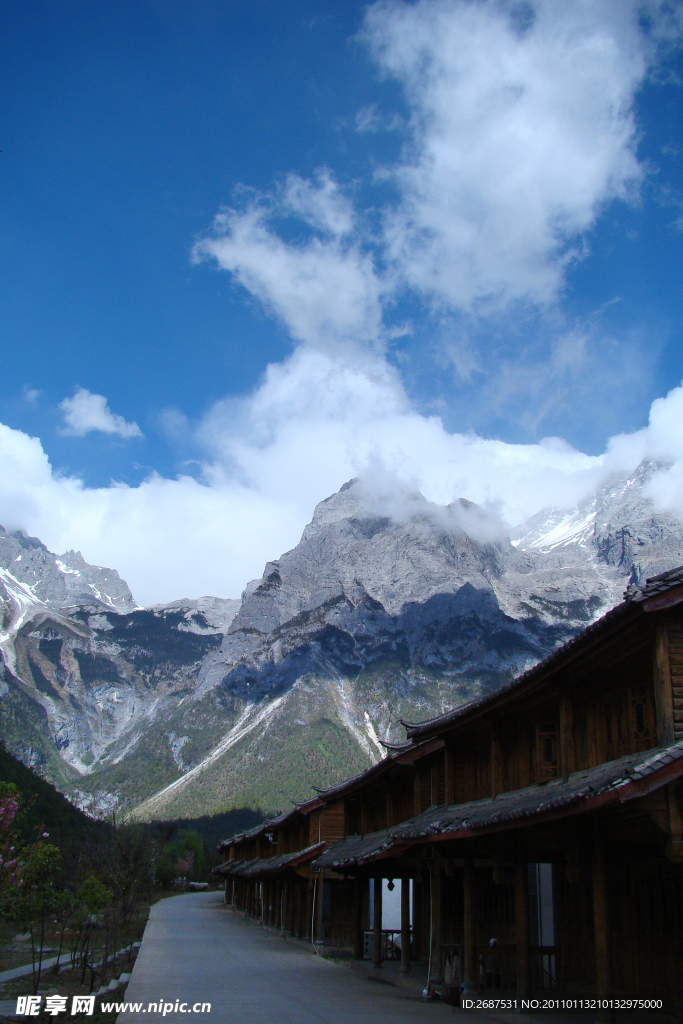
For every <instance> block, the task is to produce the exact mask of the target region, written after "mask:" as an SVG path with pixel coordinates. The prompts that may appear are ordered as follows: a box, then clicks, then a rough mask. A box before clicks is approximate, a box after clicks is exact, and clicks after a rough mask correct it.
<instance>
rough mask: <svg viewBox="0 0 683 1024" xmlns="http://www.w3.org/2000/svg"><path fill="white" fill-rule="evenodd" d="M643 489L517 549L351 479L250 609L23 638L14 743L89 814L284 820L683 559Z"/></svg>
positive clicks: (519, 533)
mask: <svg viewBox="0 0 683 1024" xmlns="http://www.w3.org/2000/svg"><path fill="white" fill-rule="evenodd" d="M651 472H652V467H651V466H648V465H643V466H641V467H639V468H638V470H637V471H636V472H635V473H634V474H631V476H629V477H623V478H620V479H616V478H615V479H614V480H611V481H609V483H608V485H607V486H606V487H604V488H603V489H602V490H601V491H600V492H599V493H598V494H596V495H593V496H592V497H591V498H590V499H589V500H588V501H586V502H584V503H583V504H582V505H581V506H580V507H577V508H574V509H549V510H544V511H543V512H541V513H539V514H538V515H537V516H534V517H533V518H532V519H531V520H529V521H528V522H527V523H524V524H522V525H521V526H520V527H518V528H517V529H516V530H515V531H513V533H512V537H511V538H509V537H508V536H507V535H506V532H505V530H504V528H503V526H502V524H501V523H500V522H499V521H498V520H497V519H496V518H495V517H494V516H492V515H490V514H488V513H487V512H485V511H484V510H482V509H480V508H478V507H477V506H474V505H472V504H471V503H469V502H465V501H459V502H455V503H453V504H452V505H449V506H447V507H439V506H435V505H432V504H430V503H429V502H427V501H426V500H425V499H424V498H423V497H422V496H421V495H420V494H417V493H413V492H410V491H405V490H403V491H398V490H396V489H395V488H394V489H392V490H391V491H388V492H387V491H384V492H382V491H381V490H379V489H378V488H376V487H373V486H372V485H371V484H369V483H368V482H364V481H359V480H356V481H350V482H349V483H348V484H346V485H345V486H344V487H343V488H342V489H341V490H340V491H339V492H338V493H337V494H335V495H332V496H331V497H330V498H328V499H326V500H325V501H323V502H321V503H320V504H319V505H318V506H317V507H316V509H315V512H314V514H313V518H312V520H311V523H310V524H309V525H308V526H307V527H306V529H305V530H304V533H303V535H302V538H301V541H300V542H299V544H298V545H297V546H296V547H295V548H293V549H292V551H289V552H286V553H285V554H284V555H282V556H281V557H280V558H279V559H277V560H275V561H272V562H269V563H267V565H266V567H265V570H264V573H263V575H262V577H261V579H260V580H256V581H253V582H252V583H250V584H249V585H248V586H247V588H246V589H245V592H244V594H243V597H242V601H241V604H240V603H239V602H228V601H219V600H218V599H201V600H200V601H199V602H190V601H179V602H174V603H173V604H172V605H167V606H160V607H157V608H154V609H147V610H140V609H137V610H128V609H126V608H122V609H121V610H116V609H115V608H113V607H107V608H104V607H103V605H102V602H101V600H100V599H96V601H95V603H94V604H89V603H84V604H81V605H77V606H75V607H73V606H71V607H67V606H62V608H61V611H60V612H59V614H60V615H61V616H62V618H61V620H60V621H58V615H57V613H56V611H55V610H54V608H52V609H50V614H49V615H48V614H46V615H45V617H44V618H43V619H40V616H38V617H36V618H34V619H33V620H32V622H31V623H29V624H24V625H20V627H19V628H18V630H17V631H16V633H15V636H14V639H13V645H14V652H15V662H14V667H13V668H12V666H10V665H7V667H6V669H5V680H4V682H5V686H6V687H7V697H8V698H10V701H9V703H7V704H5V699H4V698H3V702H1V703H0V711H2V708H3V707H4V706H7V707H14V708H15V709H16V710H15V712H14V713H15V719H16V721H17V722H19V721H20V720H21V722H24V721H26V720H27V719H30V717H31V716H30V714H29V710H28V709H30V706H31V705H32V706H33V707H37V706H38V707H39V712H37V713H36V715H35V716H34V717H33V719H31V721H30V723H29V724H30V728H31V729H32V732H31V736H32V737H33V739H31V740H30V742H28V743H27V742H26V740H25V739H24V740H22V739H20V737H19V735H18V732H17V730H18V729H19V725H17V726H13V727H12V728H13V729H14V732H13V733H12V738H11V743H10V745H11V747H12V749H13V750H16V751H17V752H19V754H20V756H21V757H22V759H23V760H26V761H30V760H31V758H32V757H33V758H34V763H37V764H38V765H39V767H40V770H41V771H43V772H44V773H45V774H47V775H51V776H52V777H53V778H55V781H58V784H59V785H60V787H62V788H64V790H65V791H67V792H69V793H71V794H73V795H74V796H75V797H76V798H77V799H78V800H79V802H80V803H81V804H82V805H83V806H86V807H90V808H100V809H104V808H107V807H110V806H113V805H117V806H119V807H121V808H125V809H129V810H134V813H135V814H136V815H137V816H139V817H141V818H150V817H155V818H166V819H168V818H176V817H192V816H195V815H198V814H211V813H215V812H217V811H226V810H229V809H230V808H231V807H238V806H252V807H260V808H262V809H263V810H270V811H272V810H278V809H282V808H284V807H286V806H288V804H289V801H290V800H292V799H302V798H304V797H306V796H308V795H309V794H310V787H311V785H331V784H333V783H335V782H336V781H339V780H341V779H342V778H344V777H345V776H347V775H348V774H350V773H353V772H355V771H359V770H361V769H362V768H364V767H366V766H367V765H369V764H370V763H372V762H373V761H375V760H377V758H379V757H380V756H381V754H382V752H383V748H382V746H381V743H380V740H389V741H391V740H397V739H401V738H402V735H403V733H402V730H401V728H400V727H399V726H398V724H397V723H398V721H399V719H400V718H405V719H408V720H419V719H421V718H426V717H429V716H431V715H434V714H437V713H440V712H441V711H442V710H444V709H445V708H447V707H451V706H454V705H455V704H457V703H459V702H463V701H467V700H470V699H472V698H473V697H475V696H477V695H479V694H481V693H482V692H484V691H486V690H491V689H494V688H496V687H497V686H499V685H501V683H503V682H504V681H506V680H508V679H510V678H511V677H512V676H513V675H515V674H516V673H518V672H520V671H522V670H523V669H524V668H525V667H527V666H528V665H530V664H533V663H534V662H536V661H538V660H539V659H540V658H542V657H543V656H545V655H546V654H547V653H549V652H550V651H551V650H552V649H553V648H554V647H555V646H557V644H559V643H561V642H562V641H564V640H565V639H567V638H568V637H569V636H571V635H572V634H573V633H574V632H576V631H577V630H578V629H580V628H582V627H583V626H584V625H586V624H587V623H588V622H590V621H592V620H593V619H594V618H596V617H597V616H598V615H600V614H602V613H603V612H604V611H606V610H607V609H608V608H609V607H611V606H613V605H614V604H615V603H616V602H617V601H618V600H620V599H621V595H622V593H623V590H624V588H625V586H626V585H627V583H628V582H629V580H630V579H644V578H645V577H646V576H649V575H654V574H656V573H657V572H660V571H663V570H664V569H667V568H671V567H672V566H674V565H678V564H681V563H683V527H682V526H681V524H680V523H679V522H677V521H676V520H675V519H673V518H672V517H671V516H667V515H662V514H659V513H656V512H655V511H654V509H653V507H652V505H651V503H650V502H649V501H648V499H647V498H646V496H645V491H644V488H645V487H646V484H647V480H648V476H649V474H650V473H651ZM17 543H18V542H17ZM57 571H59V569H58V570H57ZM101 572H105V570H101ZM95 585H97V584H95ZM37 589H38V588H37V587H36V588H35V589H34V590H33V591H32V593H36V592H37ZM98 589H99V587H98ZM88 600H90V599H88ZM40 614H41V615H42V614H44V613H43V612H41V613H40ZM22 716H23V718H22ZM41 716H42V717H41ZM3 728H7V726H4V727H3ZM36 737H37V739H36ZM37 747H39V749H38V751H37V753H36V748H37ZM41 759H42V760H41ZM60 772H61V775H60Z"/></svg>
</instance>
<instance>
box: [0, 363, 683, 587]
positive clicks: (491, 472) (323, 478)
mask: <svg viewBox="0 0 683 1024" xmlns="http://www.w3.org/2000/svg"><path fill="white" fill-rule="evenodd" d="M682 415H683V387H682V388H676V389H674V391H672V392H671V393H670V394H669V395H667V397H666V398H663V399H658V400H657V401H656V402H655V403H654V404H653V407H652V412H651V417H650V424H649V426H648V427H646V428H644V429H643V430H641V431H638V432H636V433H635V434H631V435H620V436H619V437H616V438H614V439H613V440H612V441H611V442H610V445H609V446H608V448H607V450H606V452H605V453H604V454H603V455H601V456H590V455H586V454H584V453H582V452H579V451H576V450H574V449H572V448H571V447H570V446H569V445H567V444H566V443H565V442H562V441H561V440H558V439H550V440H548V441H546V442H544V443H541V444H534V445H523V444H506V443H505V442H502V441H497V440H487V439H483V438H480V437H477V436H476V435H464V434H450V433H449V432H448V431H446V430H445V429H444V426H443V424H442V422H441V420H440V419H439V418H438V417H436V416H432V417H426V416H422V415H420V414H419V413H417V412H415V410H414V409H412V408H411V406H410V403H409V402H408V400H407V398H406V396H405V394H404V392H403V389H402V387H401V383H400V380H399V378H398V376H397V375H396V374H395V372H394V371H393V370H391V369H390V368H389V367H388V366H387V364H386V363H385V362H384V361H383V360H381V359H368V358H366V359H365V360H361V359H359V358H345V359H342V358H339V357H335V358H332V357H331V356H329V355H327V354H325V353H322V352H320V351H316V350H312V349H310V348H304V347H302V348H300V349H298V350H297V351H296V352H295V353H294V355H293V356H292V357H291V358H290V359H289V360H287V361H285V362H284V363H283V364H279V365H273V366H270V367H269V368H268V372H267V374H266V376H265V378H264V380H263V383H262V384H261V386H260V387H259V388H258V389H257V390H256V391H255V392H254V394H253V395H252V396H251V397H249V398H246V399H240V400H237V401H231V402H230V401H226V402H222V403H218V404H217V405H216V406H215V407H214V408H213V409H212V410H211V411H210V412H209V414H208V415H207V416H206V418H205V419H204V420H203V421H202V423H200V424H199V425H198V426H197V428H196V438H197V439H198V440H199V441H200V442H201V444H202V445H203V447H204V451H205V462H204V465H203V475H202V478H201V479H200V480H195V479H193V478H191V477H188V476H181V477H178V478H177V479H174V480H168V479H163V478H161V477H159V476H157V475H152V476H150V477H149V478H148V479H147V480H145V481H144V482H143V483H142V484H140V485H139V486H137V487H128V486H124V485H114V486H110V487H102V488H88V487H86V486H84V484H83V483H82V482H81V481H80V480H78V479H76V478H73V477H63V476H60V475H59V474H58V473H55V472H54V471H53V470H52V468H51V466H50V464H49V461H48V458H47V456H46V455H45V453H44V451H43V449H42V447H41V444H40V441H39V440H38V439H37V438H31V437H28V436H27V435H26V434H23V433H22V432H20V431H17V430H11V429H10V428H8V427H0V521H2V522H4V525H5V526H6V527H7V528H19V527H21V528H23V529H26V530H27V531H28V532H29V533H30V534H32V535H35V536H38V537H40V538H41V539H42V540H43V541H44V542H45V543H46V544H47V545H48V547H50V548H51V550H54V551H56V552H58V553H59V552H61V551H64V550H66V549H68V548H72V547H75V548H80V549H81V550H82V551H83V554H84V556H85V557H86V559H87V560H89V561H90V562H93V563H96V564H101V565H109V566H111V567H113V568H116V569H117V570H118V571H119V572H120V573H121V575H122V576H123V578H124V579H126V580H127V581H128V583H129V584H130V586H131V588H132V590H133V593H134V594H135V596H136V598H137V599H138V600H139V601H141V602H143V603H153V602H156V601H168V600H172V599H174V598H178V597H181V596H189V597H196V596H200V595H201V594H205V593H212V594H216V595H218V596H221V597H231V596H236V595H237V594H239V592H240V591H241V589H242V588H243V586H244V585H245V583H246V582H247V580H248V579H251V578H254V577H256V576H259V575H260V574H261V572H262V570H263V565H264V563H265V561H266V560H267V559H269V558H273V557H276V556H277V555H279V554H280V553H281V552H282V551H285V550H287V549H289V548H291V547H292V546H293V545H294V544H296V543H297V541H298V539H299V536H300V534H301V531H302V529H303V527H304V525H305V524H306V523H307V522H308V521H309V519H310V516H311V512H312V509H313V506H314V505H315V503H316V502H318V501H320V500H321V499H322V498H323V497H326V496H327V495H328V494H330V493H332V492H333V491H335V490H337V489H338V488H339V487H340V485H341V484H342V483H343V482H344V481H345V480H347V479H349V478H350V477H352V476H357V475H363V474H364V473H365V474H370V476H371V477H373V478H374V479H375V480H376V479H378V478H379V476H380V472H381V474H386V475H388V476H389V477H391V478H394V479H396V480H398V481H399V482H401V483H402V484H403V485H405V486H407V487H413V488H417V489H419V490H421V491H422V493H423V494H424V495H425V496H426V497H427V498H428V499H430V500H431V501H433V502H435V503H437V504H441V505H443V504H447V503H448V502H451V501H453V500H455V499H456V498H458V497H466V498H469V499H470V500H472V501H475V502H477V503H479V504H486V505H488V506H489V507H492V508H495V509H496V510H497V511H498V513H499V514H500V516H501V517H502V518H503V519H504V520H506V521H507V522H508V523H509V524H513V523H515V522H517V521H519V520H521V519H523V518H525V517H527V516H529V515H531V514H533V513H534V512H536V511H537V510H538V509H540V508H541V507H543V506H545V505H560V506H563V505H568V504H571V503H572V502H574V501H576V500H578V499H579V498H580V497H582V496H583V495H584V494H586V493H588V492H589V491H590V490H592V489H593V488H594V487H596V486H597V485H599V483H600V482H601V480H603V479H605V477H606V476H607V475H608V474H609V473H611V472H613V471H616V470H621V471H630V470H631V469H633V468H634V467H635V466H636V465H637V463H638V462H639V461H640V460H641V459H642V458H643V457H645V456H650V457H654V458H661V459H666V460H668V461H669V462H670V463H671V464H672V468H671V469H669V470H662V471H661V472H660V473H658V474H655V477H654V478H653V482H652V484H651V485H650V486H651V493H652V496H653V498H654V499H655V500H656V501H657V503H658V504H659V506H660V507H666V508H670V509H671V510H672V511H674V512H675V513H676V514H677V515H679V516H681V517H682V518H683V434H682V431H681V428H680V423H681V422H683V419H682ZM378 467H379V468H378Z"/></svg>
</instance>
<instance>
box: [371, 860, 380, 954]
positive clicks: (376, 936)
mask: <svg viewBox="0 0 683 1024" xmlns="http://www.w3.org/2000/svg"><path fill="white" fill-rule="evenodd" d="M373 888H374V901H373V907H374V918H375V919H374V922H373V942H372V966H373V967H381V966H382V879H381V878H376V879H375V884H374V887H373Z"/></svg>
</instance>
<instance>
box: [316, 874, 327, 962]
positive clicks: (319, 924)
mask: <svg viewBox="0 0 683 1024" xmlns="http://www.w3.org/2000/svg"><path fill="white" fill-rule="evenodd" d="M324 886H325V882H324V880H323V873H322V871H321V872H320V874H319V875H318V885H317V893H316V900H317V904H316V908H315V937H316V941H317V942H319V943H320V944H321V945H323V944H324V942H325V919H324V917H323V911H324V909H325V900H324V892H325V890H324Z"/></svg>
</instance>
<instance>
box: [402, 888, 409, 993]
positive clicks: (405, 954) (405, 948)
mask: <svg viewBox="0 0 683 1024" xmlns="http://www.w3.org/2000/svg"><path fill="white" fill-rule="evenodd" d="M401 974H410V879H409V878H402V879H401Z"/></svg>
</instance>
